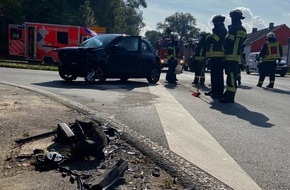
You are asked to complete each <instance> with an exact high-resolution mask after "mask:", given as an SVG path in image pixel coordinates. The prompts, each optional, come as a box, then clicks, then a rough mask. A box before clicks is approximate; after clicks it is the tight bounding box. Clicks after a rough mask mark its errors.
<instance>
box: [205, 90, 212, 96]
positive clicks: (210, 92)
mask: <svg viewBox="0 0 290 190" xmlns="http://www.w3.org/2000/svg"><path fill="white" fill-rule="evenodd" d="M204 95H206V96H210V95H212V91H208V92H205V93H204Z"/></svg>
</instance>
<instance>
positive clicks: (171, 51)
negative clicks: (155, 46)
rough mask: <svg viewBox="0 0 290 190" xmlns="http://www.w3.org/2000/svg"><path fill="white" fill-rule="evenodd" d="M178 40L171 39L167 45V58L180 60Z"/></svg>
mask: <svg viewBox="0 0 290 190" xmlns="http://www.w3.org/2000/svg"><path fill="white" fill-rule="evenodd" d="M178 52H179V49H178V42H175V41H170V42H169V44H168V46H167V59H168V60H178Z"/></svg>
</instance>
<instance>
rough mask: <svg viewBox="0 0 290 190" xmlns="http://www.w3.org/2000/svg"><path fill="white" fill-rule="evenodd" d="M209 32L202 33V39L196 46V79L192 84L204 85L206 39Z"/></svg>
mask: <svg viewBox="0 0 290 190" xmlns="http://www.w3.org/2000/svg"><path fill="white" fill-rule="evenodd" d="M206 36H207V34H206V33H205V32H201V33H200V40H199V42H198V44H197V46H196V48H195V53H194V55H195V57H194V59H195V60H194V61H195V64H194V80H193V82H192V84H198V83H199V84H200V85H204V81H205V75H204V64H205V61H206V46H207V41H206Z"/></svg>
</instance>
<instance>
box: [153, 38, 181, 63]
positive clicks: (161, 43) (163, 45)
mask: <svg viewBox="0 0 290 190" xmlns="http://www.w3.org/2000/svg"><path fill="white" fill-rule="evenodd" d="M170 40H171V39H170V37H159V38H158V39H157V41H156V51H157V55H158V56H159V57H160V61H161V68H163V67H168V63H167V46H168V44H169V42H170ZM182 46H183V45H182ZM182 49H183V48H180V51H179V54H178V63H179V64H181V65H183V63H184V59H183V50H182Z"/></svg>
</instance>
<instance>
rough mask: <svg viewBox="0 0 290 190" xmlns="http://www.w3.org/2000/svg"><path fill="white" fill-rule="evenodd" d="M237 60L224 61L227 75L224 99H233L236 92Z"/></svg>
mask: <svg viewBox="0 0 290 190" xmlns="http://www.w3.org/2000/svg"><path fill="white" fill-rule="evenodd" d="M238 69H239V67H238V62H237V61H225V73H226V75H227V79H226V84H227V89H226V91H225V93H224V99H226V100H230V101H234V98H235V94H236V92H237V75H238Z"/></svg>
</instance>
